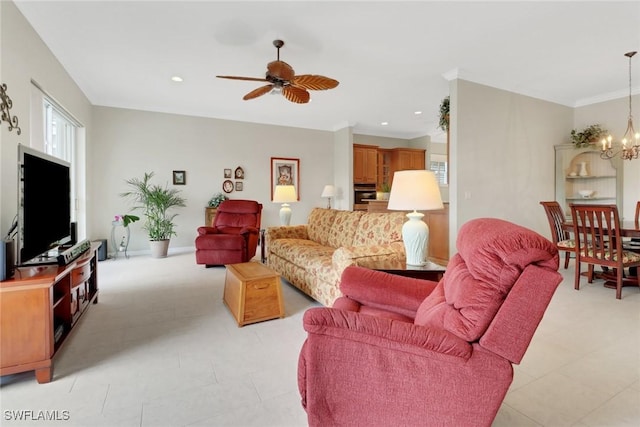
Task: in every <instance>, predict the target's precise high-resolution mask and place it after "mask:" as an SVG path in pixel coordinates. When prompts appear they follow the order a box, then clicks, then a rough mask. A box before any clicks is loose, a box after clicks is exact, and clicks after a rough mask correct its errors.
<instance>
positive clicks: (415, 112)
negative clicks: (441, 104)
mask: <svg viewBox="0 0 640 427" xmlns="http://www.w3.org/2000/svg"><path fill="white" fill-rule="evenodd" d="M413 114H415V115H416V116H419V115H420V114H422V111H414V112H413Z"/></svg>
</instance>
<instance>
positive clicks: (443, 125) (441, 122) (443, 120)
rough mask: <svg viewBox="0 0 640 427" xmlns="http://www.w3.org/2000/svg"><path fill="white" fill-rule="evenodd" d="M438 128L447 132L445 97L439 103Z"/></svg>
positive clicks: (447, 110)
mask: <svg viewBox="0 0 640 427" xmlns="http://www.w3.org/2000/svg"><path fill="white" fill-rule="evenodd" d="M438 127H439V128H440V129H442V130H443V131H445V132H446V131H448V130H449V97H448V96H446V97H444V99H443V100H442V102H441V103H440V120H439V122H438Z"/></svg>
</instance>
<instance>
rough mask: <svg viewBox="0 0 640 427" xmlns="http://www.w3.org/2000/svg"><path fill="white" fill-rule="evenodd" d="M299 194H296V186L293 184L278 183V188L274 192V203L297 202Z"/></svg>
mask: <svg viewBox="0 0 640 427" xmlns="http://www.w3.org/2000/svg"><path fill="white" fill-rule="evenodd" d="M297 201H298V195H297V194H296V187H295V186H293V185H276V189H275V191H274V192H273V202H274V203H291V202H297Z"/></svg>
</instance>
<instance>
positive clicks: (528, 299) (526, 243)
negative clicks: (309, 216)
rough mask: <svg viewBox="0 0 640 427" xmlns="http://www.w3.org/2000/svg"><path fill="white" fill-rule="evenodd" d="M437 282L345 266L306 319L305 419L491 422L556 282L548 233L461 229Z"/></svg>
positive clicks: (479, 222) (482, 222)
mask: <svg viewBox="0 0 640 427" xmlns="http://www.w3.org/2000/svg"><path fill="white" fill-rule="evenodd" d="M457 248H458V251H459V253H458V254H456V255H455V256H454V257H453V258H452V259H451V260H450V261H449V265H448V266H447V271H446V273H445V275H444V277H443V278H442V280H441V281H440V282H439V283H436V282H432V281H427V280H420V279H413V278H408V277H401V276H394V275H391V274H387V273H383V272H380V271H373V270H368V269H365V268H362V267H349V268H347V269H346V270H345V271H344V273H343V275H342V281H341V285H340V289H341V291H342V292H343V294H344V296H343V297H341V298H339V299H338V300H336V302H335V303H334V305H333V307H332V308H326V307H322V308H312V309H309V310H307V311H306V312H305V314H304V320H303V323H304V328H305V330H306V331H307V333H308V336H307V339H306V341H305V343H304V345H303V347H302V350H301V353H300V358H299V365H298V386H299V390H300V394H301V397H302V405H303V406H304V408H305V410H306V412H307V416H308V422H309V425H310V426H356V425H358V426H400V425H401V426H490V425H491V423H492V421H493V420H494V418H495V416H496V414H497V412H498V410H499V408H500V405H501V403H502V401H503V399H504V396H505V394H506V393H507V390H508V388H509V385H510V384H511V382H512V380H513V367H512V364H514V363H515V364H518V363H520V361H521V360H522V358H523V356H524V354H525V351H526V349H527V347H528V346H529V343H530V341H531V339H532V337H533V334H534V332H535V330H536V328H537V327H538V324H539V322H540V320H541V319H542V316H543V314H544V312H545V310H546V308H547V305H548V304H549V301H550V300H551V297H552V296H553V293H554V292H555V290H556V288H557V286H558V284H559V283H560V282H561V280H562V277H561V275H560V274H559V273H558V271H557V270H558V261H559V256H558V250H557V249H556V247H555V246H554V245H553V243H551V242H550V241H549V240H547V239H545V238H544V237H542V236H540V235H539V234H537V233H535V232H533V231H531V230H528V229H526V228H523V227H520V226H517V225H515V224H512V223H509V222H507V221H503V220H499V219H489V218H483V219H476V220H472V221H470V222H468V223H466V224H465V225H464V226H463V227H462V228H461V229H460V233H459V235H458V240H457Z"/></svg>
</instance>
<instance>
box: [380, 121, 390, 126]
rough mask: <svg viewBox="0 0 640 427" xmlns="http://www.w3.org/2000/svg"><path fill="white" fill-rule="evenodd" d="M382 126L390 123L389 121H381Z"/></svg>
mask: <svg viewBox="0 0 640 427" xmlns="http://www.w3.org/2000/svg"><path fill="white" fill-rule="evenodd" d="M380 124H381V125H382V126H387V125H388V124H389V122H382V123H380Z"/></svg>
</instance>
